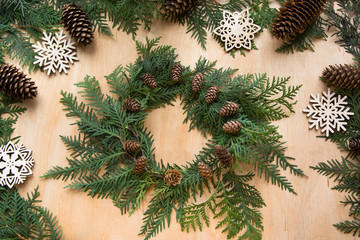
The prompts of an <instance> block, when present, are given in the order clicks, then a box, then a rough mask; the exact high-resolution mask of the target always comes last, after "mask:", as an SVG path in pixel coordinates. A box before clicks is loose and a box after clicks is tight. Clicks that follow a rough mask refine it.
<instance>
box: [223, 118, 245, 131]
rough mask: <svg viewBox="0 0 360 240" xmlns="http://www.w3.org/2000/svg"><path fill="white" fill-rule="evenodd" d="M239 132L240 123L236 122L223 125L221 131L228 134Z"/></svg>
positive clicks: (232, 121)
mask: <svg viewBox="0 0 360 240" xmlns="http://www.w3.org/2000/svg"><path fill="white" fill-rule="evenodd" d="M240 130H241V123H240V122H239V121H236V120H231V121H228V122H226V123H224V125H223V131H224V132H226V133H230V134H235V133H238V132H240Z"/></svg>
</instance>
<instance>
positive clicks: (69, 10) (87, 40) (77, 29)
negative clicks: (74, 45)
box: [61, 4, 94, 46]
mask: <svg viewBox="0 0 360 240" xmlns="http://www.w3.org/2000/svg"><path fill="white" fill-rule="evenodd" d="M61 22H62V23H63V24H64V27H65V29H66V30H67V31H69V32H70V35H71V37H73V38H74V39H75V41H77V42H78V43H80V44H82V45H84V46H86V45H88V44H91V42H92V40H93V38H94V34H93V31H92V29H91V24H90V19H89V16H88V15H87V14H86V12H85V11H84V10H82V9H81V8H79V7H78V6H77V5H75V4H67V5H65V6H64V8H63V11H62V15H61Z"/></svg>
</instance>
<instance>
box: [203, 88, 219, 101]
mask: <svg viewBox="0 0 360 240" xmlns="http://www.w3.org/2000/svg"><path fill="white" fill-rule="evenodd" d="M219 92H220V88H219V87H217V86H212V87H210V88H209V90H207V92H206V94H205V101H206V103H207V104H210V103H212V102H214V101H215V100H216V99H217V95H218V93H219Z"/></svg>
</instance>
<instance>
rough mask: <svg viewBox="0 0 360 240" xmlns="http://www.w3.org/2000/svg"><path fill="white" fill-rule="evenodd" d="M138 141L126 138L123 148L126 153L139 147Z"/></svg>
mask: <svg viewBox="0 0 360 240" xmlns="http://www.w3.org/2000/svg"><path fill="white" fill-rule="evenodd" d="M140 147H141V146H140V143H138V142H137V141H134V140H126V141H125V143H124V150H125V152H127V153H134V152H136V151H138V150H139V149H140Z"/></svg>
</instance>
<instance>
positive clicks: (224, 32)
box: [214, 9, 261, 51]
mask: <svg viewBox="0 0 360 240" xmlns="http://www.w3.org/2000/svg"><path fill="white" fill-rule="evenodd" d="M260 29H261V28H260V27H259V26H258V25H256V24H254V23H253V20H252V19H251V18H250V14H249V9H245V10H244V11H242V12H240V13H239V12H234V13H231V12H229V11H226V10H224V12H223V20H221V21H220V26H219V27H217V28H215V30H214V34H216V35H219V36H220V38H221V41H223V42H225V50H226V51H230V50H231V49H233V48H234V47H235V48H241V47H243V48H246V49H248V50H251V41H252V40H253V39H254V34H255V33H257V32H258V31H260Z"/></svg>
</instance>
